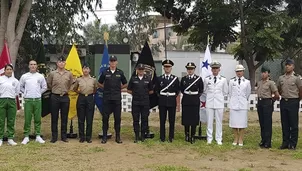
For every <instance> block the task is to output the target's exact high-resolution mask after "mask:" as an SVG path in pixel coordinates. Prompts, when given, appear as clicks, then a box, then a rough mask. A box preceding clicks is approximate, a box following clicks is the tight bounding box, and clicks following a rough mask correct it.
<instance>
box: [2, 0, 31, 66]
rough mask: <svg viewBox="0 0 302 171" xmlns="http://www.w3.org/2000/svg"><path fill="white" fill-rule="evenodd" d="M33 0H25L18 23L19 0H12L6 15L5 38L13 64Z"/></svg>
mask: <svg viewBox="0 0 302 171" xmlns="http://www.w3.org/2000/svg"><path fill="white" fill-rule="evenodd" d="M32 1H33V0H26V2H25V5H24V7H23V9H22V11H21V15H20V19H19V22H18V25H17V26H16V20H17V16H18V11H19V7H20V0H13V3H12V7H11V9H10V12H9V16H8V24H7V30H9V32H7V40H8V48H9V53H10V57H11V62H12V64H13V65H14V66H15V64H16V59H17V55H18V50H19V45H20V42H21V39H22V36H23V32H24V29H25V26H26V22H27V19H28V17H29V13H30V9H31V7H32Z"/></svg>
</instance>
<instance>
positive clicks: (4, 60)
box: [0, 41, 21, 110]
mask: <svg viewBox="0 0 302 171" xmlns="http://www.w3.org/2000/svg"><path fill="white" fill-rule="evenodd" d="M7 64H12V63H11V60H10V55H9V50H8V46H7V43H6V41H5V42H4V46H3V49H2V52H1V56H0V75H4V67H5V65H7ZM13 76H14V73H13ZM16 105H17V110H20V109H21V106H20V101H19V96H16Z"/></svg>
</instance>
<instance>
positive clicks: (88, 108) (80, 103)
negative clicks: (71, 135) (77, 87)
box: [77, 94, 94, 141]
mask: <svg viewBox="0 0 302 171" xmlns="http://www.w3.org/2000/svg"><path fill="white" fill-rule="evenodd" d="M77 115H78V125H79V136H80V139H81V140H84V139H86V140H87V141H89V140H91V136H92V123H93V116H94V99H93V94H90V95H88V96H85V95H82V94H79V97H78V100H77ZM85 121H86V136H85V133H84V132H85V131H84V130H85Z"/></svg>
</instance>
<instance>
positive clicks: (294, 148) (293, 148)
mask: <svg viewBox="0 0 302 171" xmlns="http://www.w3.org/2000/svg"><path fill="white" fill-rule="evenodd" d="M288 149H289V150H296V147H295V146H293V145H289V146H288Z"/></svg>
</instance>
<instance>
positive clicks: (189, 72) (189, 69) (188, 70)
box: [187, 68, 195, 75]
mask: <svg viewBox="0 0 302 171" xmlns="http://www.w3.org/2000/svg"><path fill="white" fill-rule="evenodd" d="M187 72H188V74H189V75H193V74H194V72H195V69H194V68H187Z"/></svg>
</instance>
